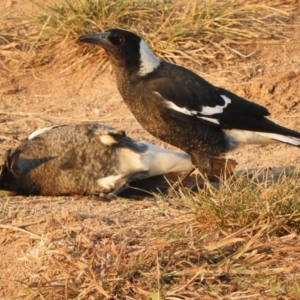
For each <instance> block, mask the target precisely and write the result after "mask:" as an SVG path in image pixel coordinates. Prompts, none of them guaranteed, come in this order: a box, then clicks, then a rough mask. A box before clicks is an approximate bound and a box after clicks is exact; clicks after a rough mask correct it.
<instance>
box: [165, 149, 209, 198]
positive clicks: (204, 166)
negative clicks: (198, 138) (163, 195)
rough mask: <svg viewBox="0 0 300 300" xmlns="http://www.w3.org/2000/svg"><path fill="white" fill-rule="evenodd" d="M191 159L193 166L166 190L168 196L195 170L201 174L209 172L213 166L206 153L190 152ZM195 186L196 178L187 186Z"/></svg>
mask: <svg viewBox="0 0 300 300" xmlns="http://www.w3.org/2000/svg"><path fill="white" fill-rule="evenodd" d="M190 155H191V160H192V163H193V167H192V168H191V169H190V170H188V171H187V172H185V173H184V174H183V175H182V176H181V177H180V178H179V179H178V180H177V181H176V182H175V183H174V184H173V185H172V186H171V187H170V188H169V190H168V194H169V196H173V195H174V193H175V194H176V191H177V190H178V188H179V187H180V186H181V185H183V183H184V181H185V180H186V179H187V178H188V177H189V176H190V175H191V174H192V173H193V172H194V171H195V170H196V169H198V170H199V172H200V173H202V174H203V175H207V174H209V172H210V170H211V169H212V167H213V164H212V160H211V158H210V157H209V156H208V155H207V154H203V153H202V154H194V153H192V154H190ZM196 186H197V178H195V179H193V181H192V182H191V183H189V184H188V185H187V186H185V187H187V188H189V189H193V188H195V187H196Z"/></svg>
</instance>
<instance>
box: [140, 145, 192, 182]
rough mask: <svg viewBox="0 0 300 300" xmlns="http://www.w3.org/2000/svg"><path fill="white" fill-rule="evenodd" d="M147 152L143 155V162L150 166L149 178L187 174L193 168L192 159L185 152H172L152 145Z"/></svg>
mask: <svg viewBox="0 0 300 300" xmlns="http://www.w3.org/2000/svg"><path fill="white" fill-rule="evenodd" d="M144 144H146V145H147V146H148V149H147V151H145V152H144V153H141V161H142V162H143V163H144V164H145V165H147V166H148V176H147V177H151V176H156V175H162V174H168V173H171V172H185V171H188V170H190V169H191V168H192V162H191V157H190V156H189V155H188V154H187V153H184V152H178V151H172V150H168V149H164V148H160V147H157V146H155V145H153V144H150V143H144Z"/></svg>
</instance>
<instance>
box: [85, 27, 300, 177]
mask: <svg viewBox="0 0 300 300" xmlns="http://www.w3.org/2000/svg"><path fill="white" fill-rule="evenodd" d="M79 40H80V41H83V42H86V43H90V44H95V45H99V46H100V47H102V48H104V49H105V51H106V53H107V56H108V58H109V59H110V62H111V64H112V66H113V69H114V72H115V75H116V79H117V85H118V89H119V92H120V93H121V95H122V97H123V99H124V101H125V102H126V104H127V106H128V107H129V109H130V110H131V112H132V113H133V114H134V116H135V117H136V119H137V120H138V121H139V123H140V124H141V125H142V126H143V127H144V128H145V129H146V130H147V131H148V132H149V133H151V134H152V135H154V136H155V137H157V138H159V139H161V140H162V141H164V142H167V143H169V144H171V145H173V146H176V147H178V148H180V149H182V150H183V151H185V152H187V153H189V154H190V155H191V158H192V162H193V164H194V165H196V166H198V168H200V170H201V171H202V172H204V173H207V172H208V171H209V170H210V168H211V156H219V155H222V154H224V153H226V152H228V151H230V150H232V149H234V148H236V147H237V146H238V145H239V144H241V143H249V144H250V143H271V142H282V143H287V144H290V145H293V146H298V147H299V146H300V140H299V139H300V133H299V132H297V131H294V130H291V129H288V128H285V127H283V126H280V125H277V124H276V123H274V122H272V121H270V120H268V119H267V118H266V116H269V115H270V113H269V112H268V110H267V109H266V108H264V107H263V106H260V105H258V104H255V103H253V102H250V101H248V100H245V99H243V98H241V97H239V96H237V95H235V94H233V93H231V92H230V91H228V90H226V89H223V88H220V87H215V86H214V85H212V84H210V83H209V82H207V81H206V80H204V79H203V78H201V77H200V76H198V75H196V74H195V73H193V72H191V71H190V70H188V69H186V68H183V67H181V66H178V65H175V64H171V63H168V62H165V61H163V60H159V59H158V58H157V57H156V56H155V55H154V53H153V52H152V51H151V50H150V48H149V47H148V46H147V44H146V43H145V42H144V41H143V40H142V39H141V38H140V37H139V36H138V35H136V34H135V33H133V32H130V31H125V30H121V29H111V30H108V31H106V32H103V33H94V34H87V35H83V36H81V37H80V38H79Z"/></svg>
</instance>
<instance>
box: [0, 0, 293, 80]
mask: <svg viewBox="0 0 300 300" xmlns="http://www.w3.org/2000/svg"><path fill="white" fill-rule="evenodd" d="M296 2H297V1H295V0H286V1H284V2H282V1H274V0H273V1H272V0H271V1H258V0H248V1H246V2H245V1H242V0H230V1H216V0H208V1H197V0H193V1H180V0H178V1H129V0H120V1H111V0H105V1H96V0H75V1H68V0H63V1H57V2H54V4H52V5H49V6H47V5H44V6H40V5H38V4H36V5H37V11H36V12H35V13H34V14H32V15H30V16H29V15H27V16H24V15H23V13H22V16H18V15H17V16H16V17H15V18H13V19H12V18H11V14H12V12H10V11H9V9H8V10H7V11H4V12H3V14H2V16H1V20H2V24H3V25H2V26H1V28H0V29H1V32H2V34H1V35H0V58H1V60H0V63H1V69H2V71H0V72H1V73H0V76H1V77H2V78H5V79H7V77H8V78H13V77H15V76H19V75H21V74H24V72H26V70H28V69H31V68H32V67H36V66H40V65H47V64H49V63H51V62H55V63H56V64H58V63H59V64H61V65H62V66H63V67H65V68H66V69H69V68H73V67H75V66H80V65H82V64H83V63H84V61H85V60H86V59H87V58H88V57H90V56H91V52H94V53H95V51H98V52H99V56H98V62H99V64H101V66H102V67H103V68H105V67H106V66H107V61H106V56H105V55H103V52H102V50H100V49H95V48H92V47H88V46H87V45H84V44H80V45H79V44H77V38H78V36H79V35H81V34H84V33H88V32H95V31H103V30H105V29H108V28H111V27H122V28H126V29H130V30H134V31H136V32H138V33H139V34H140V35H142V36H143V37H144V38H145V40H146V41H147V42H148V43H149V44H150V45H151V47H152V48H154V49H155V51H156V53H157V54H158V55H159V56H160V57H162V58H164V59H166V60H168V61H171V62H175V63H180V64H188V65H189V67H191V68H194V69H199V68H200V67H201V68H203V67H204V66H205V65H210V64H214V65H220V64H221V62H224V61H227V62H228V61H230V60H231V59H233V58H235V59H236V58H238V57H240V58H247V57H249V56H251V54H252V53H249V52H248V50H247V49H244V48H243V46H244V45H247V44H250V43H252V44H253V43H283V42H284V43H287V42H290V41H288V40H287V38H286V37H285V30H286V29H288V24H290V23H291V22H292V19H293V18H292V12H293V9H292V8H293V7H296V5H293V4H295V3H296ZM16 18H19V19H18V20H16ZM16 21H18V22H17V23H19V25H18V26H15V24H16Z"/></svg>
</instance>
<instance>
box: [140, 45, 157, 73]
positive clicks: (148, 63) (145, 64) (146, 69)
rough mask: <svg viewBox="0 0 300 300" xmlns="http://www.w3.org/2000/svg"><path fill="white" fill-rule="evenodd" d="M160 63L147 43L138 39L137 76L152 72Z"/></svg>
mask: <svg viewBox="0 0 300 300" xmlns="http://www.w3.org/2000/svg"><path fill="white" fill-rule="evenodd" d="M159 64H160V60H159V59H157V57H156V56H155V55H154V53H153V52H152V51H151V49H150V48H149V47H148V46H147V44H146V43H145V42H144V41H143V40H141V41H140V69H139V72H138V75H139V76H146V75H147V74H149V73H151V72H153V71H154V70H155V69H157V67H158V66H159Z"/></svg>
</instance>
